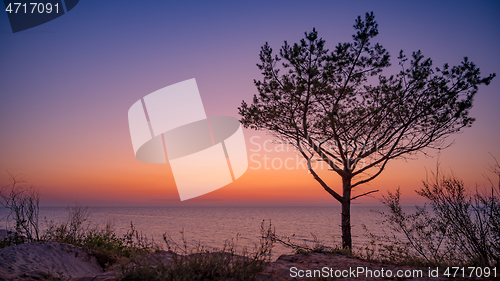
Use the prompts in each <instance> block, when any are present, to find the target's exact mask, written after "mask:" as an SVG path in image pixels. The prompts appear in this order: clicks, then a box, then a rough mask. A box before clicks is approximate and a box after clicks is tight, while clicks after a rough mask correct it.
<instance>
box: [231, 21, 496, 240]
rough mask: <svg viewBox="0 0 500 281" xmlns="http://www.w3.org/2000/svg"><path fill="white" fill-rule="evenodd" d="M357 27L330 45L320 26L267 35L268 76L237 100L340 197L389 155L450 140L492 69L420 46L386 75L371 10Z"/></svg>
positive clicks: (264, 60)
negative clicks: (295, 34)
mask: <svg viewBox="0 0 500 281" xmlns="http://www.w3.org/2000/svg"><path fill="white" fill-rule="evenodd" d="M354 28H355V33H354V34H353V36H352V38H353V40H352V42H346V43H339V44H338V45H337V46H336V47H335V48H334V49H333V51H329V50H328V49H326V48H325V41H324V40H323V39H321V38H320V37H318V32H317V31H316V29H313V30H312V31H311V32H309V33H307V32H306V33H305V38H303V39H302V40H300V42H299V43H295V44H293V45H290V44H288V42H287V41H285V42H284V45H283V46H282V47H281V49H280V50H279V53H278V54H275V53H273V49H272V48H271V47H270V46H269V44H268V43H267V42H266V43H265V45H264V46H262V48H261V51H260V63H259V64H257V66H258V67H259V69H260V70H261V71H262V75H263V79H262V80H254V83H255V85H256V87H257V89H258V92H259V93H258V95H255V96H254V97H253V100H252V102H251V103H250V104H248V103H246V102H245V101H243V102H242V104H241V106H240V107H239V114H240V115H241V120H240V121H241V123H242V124H243V125H244V126H245V127H246V128H252V129H256V130H267V131H269V132H271V133H272V134H273V135H274V136H275V137H277V138H278V139H280V140H283V141H286V142H288V143H290V144H292V145H293V146H295V147H296V149H297V150H298V151H299V153H300V154H301V155H302V156H303V157H304V158H305V159H306V160H307V161H308V170H309V172H310V173H311V174H312V175H313V177H314V178H315V179H316V180H317V181H318V182H319V183H320V184H321V186H322V187H323V188H324V189H325V190H326V191H327V192H328V193H329V194H331V195H332V196H333V197H334V198H335V199H337V200H338V201H339V202H341V203H342V204H343V205H344V204H350V201H351V200H353V199H355V198H357V197H359V196H362V195H366V194H368V193H371V192H367V193H365V194H361V195H357V196H352V195H351V190H352V188H354V187H356V186H359V185H361V184H363V183H366V182H368V181H371V180H373V179H374V178H376V177H377V176H379V175H380V174H381V173H382V171H383V170H384V168H385V167H386V164H387V163H388V162H389V160H392V159H396V158H402V157H407V156H408V155H412V154H414V153H417V152H419V151H420V152H424V153H425V151H426V149H427V148H443V147H446V143H445V142H444V140H445V138H446V137H447V136H449V135H450V134H453V133H456V132H458V131H460V130H461V129H462V128H464V127H469V126H471V124H472V123H473V122H474V118H472V117H470V116H469V110H470V109H471V107H472V104H473V98H474V95H475V94H476V93H477V91H478V86H479V85H482V84H484V85H488V84H489V83H490V81H491V80H492V79H493V77H494V76H495V74H491V75H488V76H486V77H482V76H481V75H480V71H479V68H477V67H476V65H475V64H474V63H472V62H471V61H469V60H468V58H467V57H465V58H464V60H463V61H462V62H461V63H460V64H459V65H457V66H449V65H448V64H445V65H443V66H442V67H434V66H433V63H432V60H431V59H430V58H425V57H424V55H423V54H422V53H421V52H420V51H416V52H413V53H412V55H411V57H410V58H408V57H407V56H406V55H405V54H404V53H403V51H400V53H399V56H398V58H397V61H398V64H399V70H398V71H395V72H396V74H393V75H387V74H384V70H387V69H388V67H389V66H390V65H391V64H390V55H389V53H388V51H387V50H386V49H384V48H383V47H382V45H380V44H378V43H373V42H372V40H373V38H374V37H376V36H377V34H378V24H377V22H376V21H375V17H374V15H373V12H372V13H367V14H366V16H365V19H364V20H363V19H362V18H361V17H358V18H357V19H356V22H355V24H354ZM391 70H392V69H391ZM318 158H319V159H320V160H322V161H325V162H326V163H327V164H328V166H329V168H330V169H331V170H332V171H334V172H335V173H337V174H338V175H340V177H341V178H342V182H343V189H342V190H343V193H342V194H341V192H340V191H338V189H334V188H332V186H331V185H330V184H327V183H326V182H325V181H324V180H323V179H321V178H320V177H319V176H318V174H317V173H316V171H315V170H314V169H313V168H312V165H311V162H312V161H315V159H318ZM343 212H344V211H343ZM346 212H347V211H346ZM343 220H344V217H343ZM343 227H344V224H343ZM349 228H350V226H349ZM346 235H347V234H346ZM349 236H350V234H349ZM348 244H349V245H348V246H349V247H350V237H349V241H348ZM344 246H346V244H344Z"/></svg>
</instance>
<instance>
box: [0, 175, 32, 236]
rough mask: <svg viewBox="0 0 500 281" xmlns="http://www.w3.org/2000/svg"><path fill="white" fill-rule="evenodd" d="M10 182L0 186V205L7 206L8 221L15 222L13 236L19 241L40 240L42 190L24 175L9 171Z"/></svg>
mask: <svg viewBox="0 0 500 281" xmlns="http://www.w3.org/2000/svg"><path fill="white" fill-rule="evenodd" d="M8 175H9V181H10V184H8V185H6V186H3V187H1V188H0V205H2V206H3V207H5V208H7V209H8V210H9V213H8V215H7V218H6V220H7V221H13V222H14V223H15V225H14V229H15V232H14V233H11V234H12V238H13V239H15V240H17V241H18V242H19V243H21V242H24V240H28V241H38V240H39V239H40V235H39V228H38V213H39V204H40V192H39V191H38V189H37V188H36V187H34V186H33V185H29V184H28V182H26V181H25V180H24V179H23V178H22V177H20V176H15V175H13V174H10V173H8Z"/></svg>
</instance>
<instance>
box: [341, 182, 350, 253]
mask: <svg viewBox="0 0 500 281" xmlns="http://www.w3.org/2000/svg"><path fill="white" fill-rule="evenodd" d="M342 187H343V192H344V193H343V200H342V248H344V249H352V238H351V178H342Z"/></svg>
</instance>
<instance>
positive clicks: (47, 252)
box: [0, 242, 103, 280]
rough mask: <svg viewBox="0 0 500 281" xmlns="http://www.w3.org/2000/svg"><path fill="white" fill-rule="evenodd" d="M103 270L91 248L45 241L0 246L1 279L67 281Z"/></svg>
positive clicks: (100, 272)
mask: <svg viewBox="0 0 500 281" xmlns="http://www.w3.org/2000/svg"><path fill="white" fill-rule="evenodd" d="M102 273H103V271H102V269H101V267H100V266H99V264H98V263H97V260H96V259H95V257H93V256H92V255H91V254H90V253H89V251H87V250H85V249H83V248H81V247H77V246H73V245H68V244H60V243H56V242H44V243H27V244H21V245H16V246H11V247H6V248H2V249H0V280H30V279H50V278H56V279H59V278H60V279H64V280H68V279H79V278H82V277H89V276H98V275H100V274H102ZM89 280H90V279H89Z"/></svg>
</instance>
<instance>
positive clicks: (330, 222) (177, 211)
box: [0, 205, 384, 258]
mask: <svg viewBox="0 0 500 281" xmlns="http://www.w3.org/2000/svg"><path fill="white" fill-rule="evenodd" d="M88 210H89V212H90V219H89V222H90V223H91V224H92V225H101V226H103V225H104V224H105V223H106V222H111V223H112V225H113V226H114V228H115V230H116V232H117V233H118V234H120V235H123V234H125V233H126V232H127V230H128V229H130V223H131V222H132V223H133V224H134V226H135V227H136V229H137V230H139V231H142V233H143V234H146V235H147V236H148V237H152V238H153V239H154V240H155V241H156V242H158V243H159V244H160V245H162V244H163V245H164V242H163V239H162V237H163V233H165V232H168V233H169V234H170V235H171V236H172V237H173V238H174V239H176V240H179V241H180V240H181V239H180V238H181V235H180V231H184V235H185V238H186V240H187V241H188V242H190V243H192V245H194V244H195V243H196V242H200V243H201V244H202V245H204V246H208V247H219V248H220V247H222V245H223V244H224V241H225V240H226V239H231V238H235V237H236V235H237V234H239V238H238V245H239V246H248V248H249V249H253V245H255V244H256V243H258V241H259V238H260V226H261V223H262V221H263V220H265V221H266V225H268V223H269V220H271V221H272V224H273V226H275V228H276V234H277V235H279V236H289V237H292V236H293V240H292V241H294V242H296V243H299V244H302V243H304V242H305V243H307V244H308V245H311V246H312V244H313V243H312V242H313V236H312V235H311V233H312V234H314V235H315V236H316V237H317V238H318V239H319V240H320V241H322V242H323V244H325V245H328V246H331V245H335V244H338V245H340V241H341V229H340V211H341V209H340V206H334V207H89V208H88ZM374 210H375V211H382V210H384V207H369V206H356V205H354V206H353V207H352V211H351V213H352V217H351V224H352V234H353V246H355V247H356V246H361V245H364V244H365V243H367V241H368V238H367V237H366V236H365V233H366V232H365V231H364V230H363V227H362V225H363V224H364V225H366V226H367V228H368V230H369V231H370V232H372V233H374V234H381V233H382V231H383V229H382V227H383V226H382V225H381V221H382V218H381V216H380V215H379V214H378V213H376V212H373V211H374ZM5 215H6V211H5V209H3V208H2V210H0V219H1V221H0V228H5V227H6V225H5ZM67 217H68V208H65V207H41V208H40V225H41V228H42V229H44V228H45V227H46V224H45V222H44V218H47V220H49V221H50V220H53V221H55V222H63V221H66V220H67ZM273 251H274V255H273V257H274V258H276V257H278V256H279V255H281V254H289V253H291V250H290V249H288V248H285V247H284V246H281V245H277V246H276V247H275V248H274V250H273Z"/></svg>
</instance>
